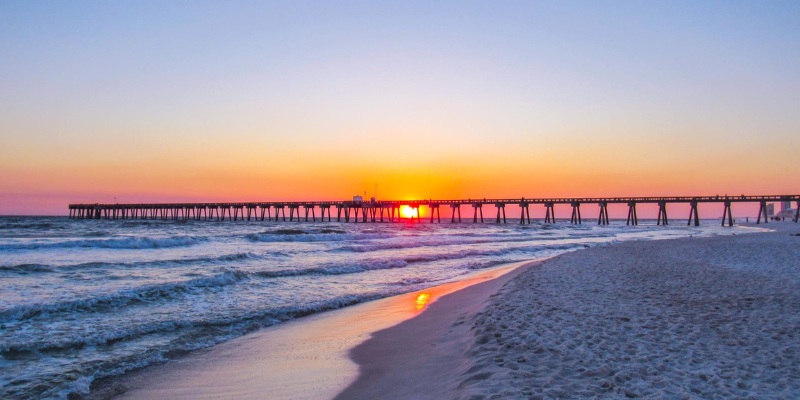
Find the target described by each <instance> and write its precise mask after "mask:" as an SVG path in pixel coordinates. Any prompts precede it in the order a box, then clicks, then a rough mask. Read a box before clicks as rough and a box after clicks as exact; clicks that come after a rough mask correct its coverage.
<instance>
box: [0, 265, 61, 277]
mask: <svg viewBox="0 0 800 400" xmlns="http://www.w3.org/2000/svg"><path fill="white" fill-rule="evenodd" d="M0 272H9V273H14V274H18V275H29V274H35V273H46V272H54V269H53V267H51V266H49V265H44V264H18V265H0Z"/></svg>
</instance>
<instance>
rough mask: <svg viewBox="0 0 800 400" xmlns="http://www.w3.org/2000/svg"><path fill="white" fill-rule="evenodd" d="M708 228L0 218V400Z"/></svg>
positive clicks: (53, 391)
mask: <svg viewBox="0 0 800 400" xmlns="http://www.w3.org/2000/svg"><path fill="white" fill-rule="evenodd" d="M737 229H744V228H734V229H731V228H720V227H719V226H717V225H716V223H714V222H709V223H707V224H706V226H701V227H699V228H696V227H692V228H689V227H685V226H670V227H659V226H653V225H640V226H637V227H626V226H624V221H623V222H622V223H620V222H618V221H612V225H610V226H596V225H592V224H586V225H577V226H576V225H569V224H566V223H561V222H560V223H559V224H556V225H540V224H532V225H524V226H521V225H518V224H508V225H497V224H488V223H487V224H471V223H462V224H449V223H442V224H428V223H366V224H364V223H358V224H355V223H349V224H344V223H297V222H294V223H289V222H230V221H223V222H209V221H141V220H136V221H132V220H127V221H105V220H69V219H66V218H52V217H5V218H0V284H1V285H2V292H0V293H1V294H0V329H1V330H2V338H1V339H0V356H1V358H0V385H2V389H0V397H2V398H9V397H11V398H64V397H66V396H67V395H68V394H69V393H73V392H77V393H85V392H86V391H87V390H88V388H89V385H90V384H91V382H92V381H93V380H95V379H98V378H102V377H107V376H113V375H119V374H122V373H124V372H125V371H128V370H131V369H136V368H140V367H143V366H146V365H150V364H153V363H157V362H160V361H162V360H164V359H165V358H168V357H171V356H174V355H177V354H181V353H184V352H187V351H191V350H195V349H200V348H204V347H208V346H211V345H213V344H216V343H220V342H223V341H226V340H229V339H231V338H234V337H238V336H241V335H243V334H245V333H247V332H249V331H252V330H255V329H258V328H261V327H264V326H269V325H273V324H276V323H280V322H282V321H285V320H288V319H291V318H296V317H299V316H302V315H307V314H310V313H316V312H320V311H323V310H328V309H333V308H339V307H343V306H347V305H351V304H355V303H359V302H363V301H368V300H371V299H376V298H381V297H386V296H390V295H394V294H399V293H405V292H410V291H414V290H419V289H422V288H425V287H429V286H433V285H437V284H440V283H442V282H444V281H448V280H453V279H457V278H458V277H459V276H462V275H464V274H467V273H469V272H471V271H474V270H477V269H485V268H491V267H494V266H498V265H501V264H505V263H510V262H516V261H523V260H529V259H535V258H542V257H548V256H553V255H556V254H559V253H563V252H567V251H572V250H576V249H580V248H584V247H590V246H597V245H604V244H609V243H615V242H618V241H624V240H643V239H645V240H647V239H664V238H670V237H681V236H687V235H690V234H691V235H695V236H708V235H716V234H726V233H731V232H734V231H736V230H737Z"/></svg>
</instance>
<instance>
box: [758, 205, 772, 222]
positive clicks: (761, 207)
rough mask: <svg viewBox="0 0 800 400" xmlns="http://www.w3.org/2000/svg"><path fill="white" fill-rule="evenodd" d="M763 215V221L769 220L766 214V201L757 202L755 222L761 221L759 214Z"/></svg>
mask: <svg viewBox="0 0 800 400" xmlns="http://www.w3.org/2000/svg"><path fill="white" fill-rule="evenodd" d="M762 215H763V216H764V223H765V224H766V223H768V222H769V215H767V202H766V201H762V202H760V203H759V204H758V219H757V220H756V223H757V224H760V223H761V216H762Z"/></svg>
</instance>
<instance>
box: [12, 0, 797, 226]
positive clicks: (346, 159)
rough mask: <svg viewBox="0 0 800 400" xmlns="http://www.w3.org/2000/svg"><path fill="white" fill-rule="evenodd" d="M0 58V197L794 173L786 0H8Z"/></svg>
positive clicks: (529, 187) (760, 178) (790, 178)
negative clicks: (643, 0) (388, 0)
mask: <svg viewBox="0 0 800 400" xmlns="http://www.w3.org/2000/svg"><path fill="white" fill-rule="evenodd" d="M0 59H2V62H0V215H13V214H26V215H34V214H36V215H39V214H41V215H50V214H55V215H65V214H66V213H67V204H68V203H79V202H86V203H95V202H100V203H105V202H108V203H110V202H119V203H133V202H174V201H254V200H263V201H270V200H340V199H341V200H344V199H347V198H350V197H351V196H353V195H355V194H363V193H364V192H366V193H367V194H368V195H369V196H371V195H373V194H375V192H376V189H377V197H378V198H380V199H387V200H388V199H413V198H440V199H445V198H447V199H449V198H482V197H486V198H508V197H528V198H534V197H577V196H633V195H636V196H660V195H716V194H735V195H739V194H743V193H744V194H796V193H798V192H800V185H798V177H799V176H800V161H798V158H799V157H798V149H800V145H798V141H797V138H798V133H800V112H798V110H800V68H799V67H798V66H799V65H800V2H791V1H787V2H781V1H766V2H765V1H744V2H743V1H705V2H696V1H686V2H682V1H648V2H641V1H624V2H623V1H587V2H580V1H544V2H539V1H525V2H516V1H502V2H496V1H495V2H493V1H482V2H470V1H437V2H430V1H418V2H417V1H404V2H377V1H370V2H366V1H365V2H354V1H337V2H330V1H328V2H325V1H319V2H313V1H309V2H306V1H303V2H266V1H263V2H262V1H259V2H255V1H254V2H240V1H224V2H223V1H217V2H200V1H197V2H163V1H136V2H121V1H92V2H83V1H74V2H57V1H6V2H0ZM755 210H756V211H757V209H755ZM720 213H721V211H720ZM654 215H655V214H654Z"/></svg>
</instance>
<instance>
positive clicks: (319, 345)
mask: <svg viewBox="0 0 800 400" xmlns="http://www.w3.org/2000/svg"><path fill="white" fill-rule="evenodd" d="M769 227H770V228H775V229H776V231H775V232H767V233H750V234H738V235H731V236H717V237H711V238H693V237H687V238H683V239H673V240H658V241H634V242H626V243H621V244H616V245H612V246H602V247H596V248H591V249H586V250H581V251H576V252H572V253H568V254H564V255H561V256H558V257H555V258H552V259H548V260H544V261H541V262H536V263H527V264H524V265H523V264H517V265H513V266H509V267H507V268H504V269H502V270H498V271H494V272H492V273H490V274H481V275H476V276H475V277H473V278H472V279H471V280H465V281H460V282H456V283H452V284H448V285H443V286H440V287H437V288H433V289H431V290H429V291H425V294H427V295H428V296H429V297H427V298H425V299H424V300H423V303H426V304H423V305H422V306H421V307H420V306H419V298H420V297H419V296H420V294H422V293H410V294H407V295H402V296H395V297H392V298H388V299H383V300H378V301H374V302H370V303H366V304H361V305H357V306H353V307H347V308H345V309H342V310H336V311H333V312H328V313H322V314H319V315H314V316H311V317H306V318H301V319H298V320H295V321H291V322H288V323H286V324H282V325H280V326H276V327H274V328H268V329H264V330H262V331H259V332H257V333H254V334H251V335H247V336H245V337H243V338H240V339H237V340H234V341H231V342H228V343H225V344H223V345H220V346H215V347H213V348H211V349H207V350H204V351H201V352H198V353H197V354H191V355H189V356H187V357H184V358H182V359H180V360H177V361H174V362H170V363H167V364H165V365H162V366H159V367H156V368H151V369H147V370H145V371H142V372H140V373H137V374H133V375H131V376H128V377H126V378H125V379H123V380H122V381H120V382H117V383H116V384H115V385H113V386H110V387H106V388H105V390H104V391H102V392H100V393H97V394H96V396H97V397H118V398H147V399H165V398H276V399H278V398H280V399H329V398H334V397H335V398H336V399H376V398H380V399H442V398H454V399H455V398H457V399H484V398H487V399H488V398H594V397H602V398H620V397H629V398H630V397H647V398H795V397H797V396H798V395H800V340H799V338H798V336H797V335H798V334H797V332H798V329H799V328H800V314H798V310H800V291H798V288H799V286H800V236H798V233H799V232H800V226H798V225H795V224H774V225H770V226H769ZM509 272H510V273H509Z"/></svg>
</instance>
